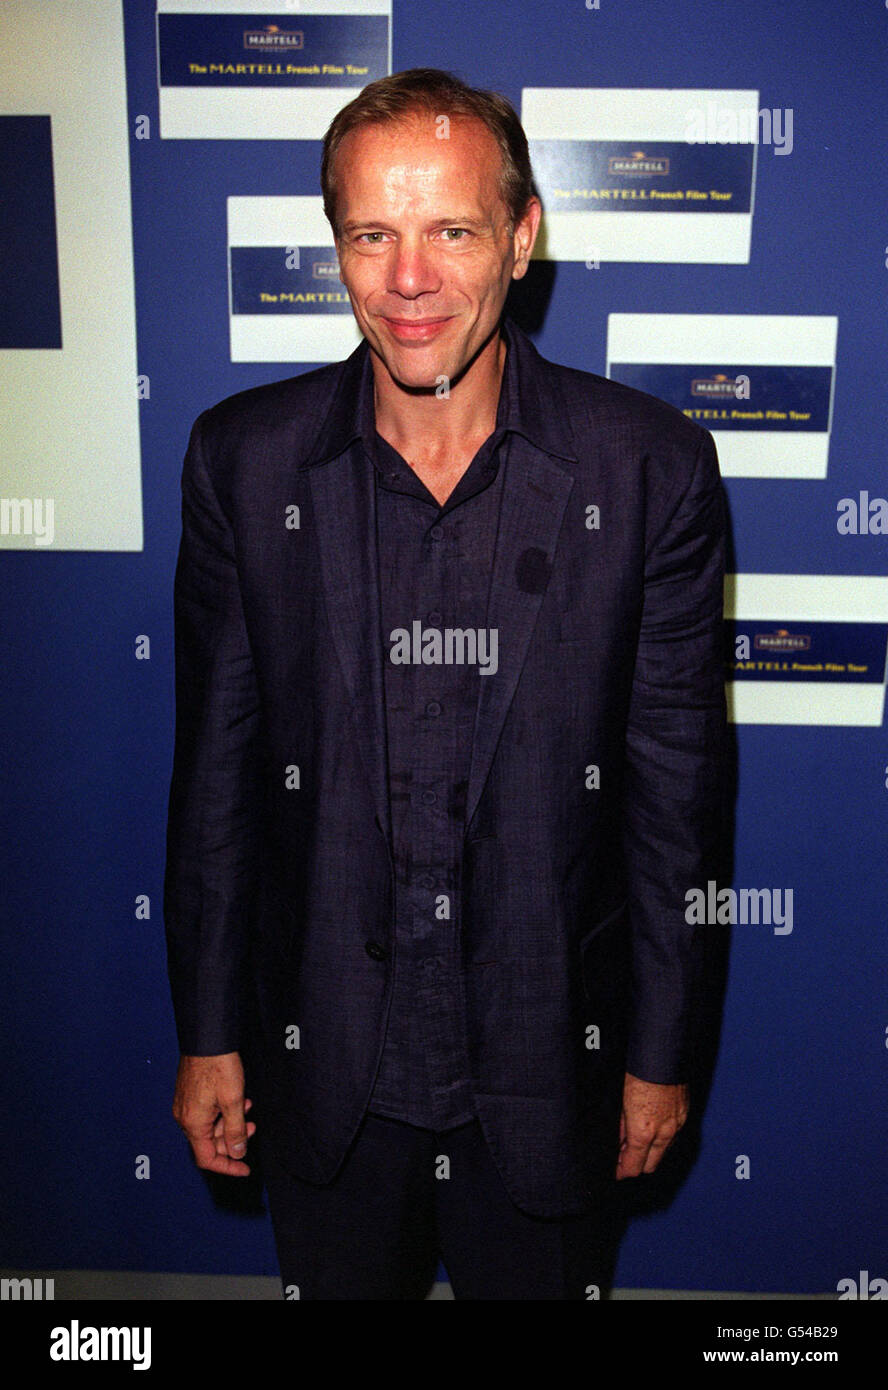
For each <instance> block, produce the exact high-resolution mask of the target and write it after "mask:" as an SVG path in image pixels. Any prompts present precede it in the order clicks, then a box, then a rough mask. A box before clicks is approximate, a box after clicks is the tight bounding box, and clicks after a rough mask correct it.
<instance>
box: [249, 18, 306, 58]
mask: <svg viewBox="0 0 888 1390" xmlns="http://www.w3.org/2000/svg"><path fill="white" fill-rule="evenodd" d="M304 46H305V35H304V34H303V32H302V30H301V29H279V28H278V26H277V25H276V24H266V26H265V28H264V29H247V30H245V31H244V48H249V49H251V50H252V51H253V52H254V53H255V52H256V51H257V50H258V52H260V53H280V52H282V51H283V50H286V49H291V48H303V47H304Z"/></svg>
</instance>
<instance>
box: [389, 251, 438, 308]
mask: <svg viewBox="0 0 888 1390" xmlns="http://www.w3.org/2000/svg"><path fill="white" fill-rule="evenodd" d="M440 286H441V276H440V272H439V270H438V269H437V267H436V265H435V258H434V254H433V253H432V251H431V250H430V248H429V247H427V246H425V245H423V243H422V242H420V241H413V240H407V239H404V240H402V241H398V242H396V243H395V247H394V251H393V253H392V256H391V259H390V261H389V276H388V289H389V291H390V292H391V293H393V294H401V295H404V296H405V297H406V298H414V297H415V296H416V295H419V294H428V293H429V292H432V293H433V292H434V291H435V290H437V289H439V288H440Z"/></svg>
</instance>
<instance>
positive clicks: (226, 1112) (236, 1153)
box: [219, 1095, 247, 1158]
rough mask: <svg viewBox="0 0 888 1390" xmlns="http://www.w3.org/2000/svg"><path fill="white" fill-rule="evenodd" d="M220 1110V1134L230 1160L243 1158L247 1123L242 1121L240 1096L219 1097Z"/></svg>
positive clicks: (241, 1098)
mask: <svg viewBox="0 0 888 1390" xmlns="http://www.w3.org/2000/svg"><path fill="white" fill-rule="evenodd" d="M219 1104H220V1106H221V1109H222V1134H223V1136H224V1139H225V1147H226V1150H227V1152H228V1155H229V1157H230V1158H243V1156H244V1154H245V1153H246V1152H247V1123H246V1120H245V1119H244V1098H243V1096H242V1095H236V1096H231V1097H227V1096H226V1097H222V1096H220V1097H219Z"/></svg>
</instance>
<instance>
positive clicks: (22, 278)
mask: <svg viewBox="0 0 888 1390" xmlns="http://www.w3.org/2000/svg"><path fill="white" fill-rule="evenodd" d="M0 208H2V216H0V348H60V347H61V346H62V315H61V309H60V306H59V258H58V247H57V245H56V218H55V190H54V187H53V178H52V125H51V117H49V116H0Z"/></svg>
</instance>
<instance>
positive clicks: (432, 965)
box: [422, 956, 441, 975]
mask: <svg viewBox="0 0 888 1390" xmlns="http://www.w3.org/2000/svg"><path fill="white" fill-rule="evenodd" d="M440 964H441V962H440V960H439V958H438V957H437V956H428V957H427V959H426V960H424V961H423V963H422V968H423V970H427V971H428V973H429V974H430V975H433V974H434V973H435V971H436V970H437V969H438V968H439V966H440Z"/></svg>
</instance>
